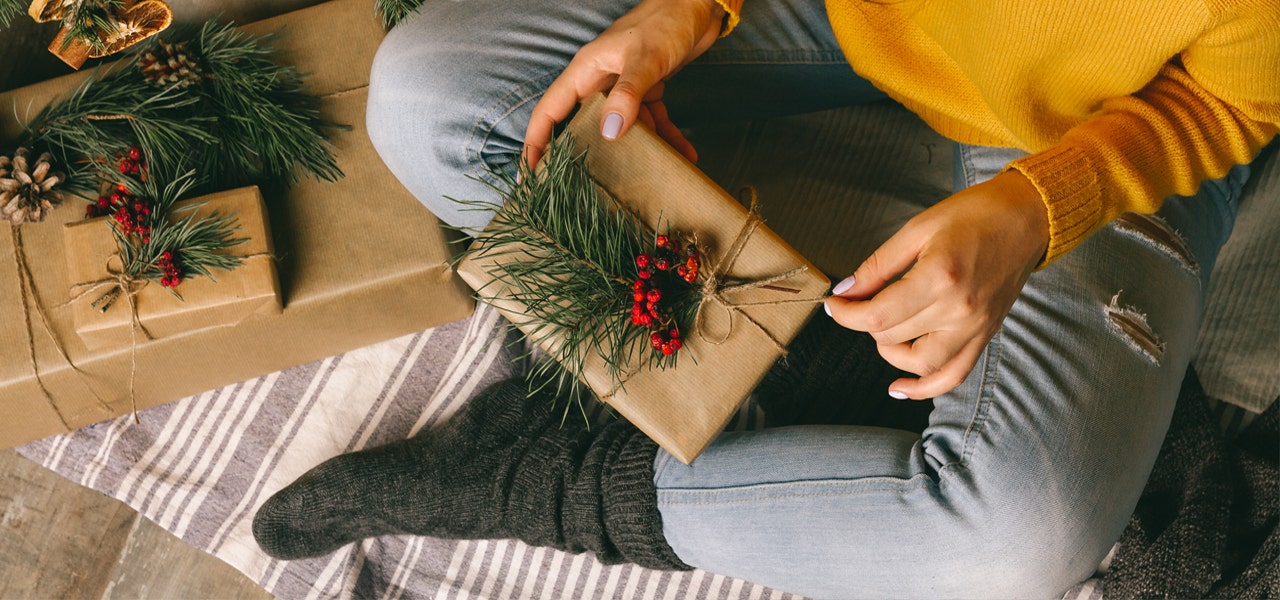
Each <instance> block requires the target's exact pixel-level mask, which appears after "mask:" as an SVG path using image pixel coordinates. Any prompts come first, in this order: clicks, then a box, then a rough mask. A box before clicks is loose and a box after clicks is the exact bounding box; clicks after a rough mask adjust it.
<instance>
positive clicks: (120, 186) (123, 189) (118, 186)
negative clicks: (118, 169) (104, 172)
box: [116, 183, 129, 194]
mask: <svg viewBox="0 0 1280 600" xmlns="http://www.w3.org/2000/svg"><path fill="white" fill-rule="evenodd" d="M116 191H117V192H120V193H122V194H123V193H125V192H128V191H129V187H128V186H126V185H125V184H123V183H118V184H116Z"/></svg>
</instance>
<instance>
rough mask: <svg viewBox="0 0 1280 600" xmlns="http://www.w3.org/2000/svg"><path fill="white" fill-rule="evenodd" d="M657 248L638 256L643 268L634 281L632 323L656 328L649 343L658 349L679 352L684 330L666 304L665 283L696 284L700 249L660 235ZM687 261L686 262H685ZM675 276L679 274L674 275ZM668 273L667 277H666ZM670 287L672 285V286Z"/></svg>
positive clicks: (665, 351) (665, 352)
mask: <svg viewBox="0 0 1280 600" xmlns="http://www.w3.org/2000/svg"><path fill="white" fill-rule="evenodd" d="M655 245H656V246H657V248H656V249H655V250H654V251H653V253H652V254H641V255H639V256H637V257H636V267H637V268H638V269H639V270H640V273H639V279H637V280H636V282H635V283H634V284H632V292H633V295H632V300H634V303H633V304H632V306H631V324H632V325H636V326H639V327H644V328H645V329H649V330H652V331H653V333H652V334H650V335H649V343H650V344H651V345H652V346H653V349H654V351H655V352H660V353H662V355H663V356H670V355H672V354H675V353H676V352H677V351H678V350H680V348H682V347H683V346H684V344H683V342H681V341H680V330H679V329H677V328H676V326H675V324H674V323H673V322H672V319H671V315H670V314H669V313H668V312H667V311H666V310H664V308H663V306H662V304H661V303H662V298H663V293H662V289H663V283H664V281H670V282H671V283H675V280H676V279H678V280H680V281H683V282H684V283H687V284H692V283H693V282H694V281H695V280H696V279H697V278H698V267H699V265H700V263H699V260H698V249H697V248H696V247H694V246H692V245H690V246H689V247H687V248H683V250H684V252H683V253H682V252H681V250H682V248H681V245H680V242H678V241H676V240H673V239H671V237H670V236H666V235H659V236H657V238H656V239H655ZM681 261H683V262H681ZM668 274H670V275H675V277H674V278H673V277H670V276H669V275H668ZM664 275H667V276H664ZM668 290H669V288H668Z"/></svg>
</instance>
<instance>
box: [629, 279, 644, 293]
mask: <svg viewBox="0 0 1280 600" xmlns="http://www.w3.org/2000/svg"><path fill="white" fill-rule="evenodd" d="M647 286H648V284H647V283H645V281H644V280H643V279H637V280H636V282H635V283H633V284H631V289H633V290H635V291H637V292H638V291H640V290H643V289H644V288H645V287H647Z"/></svg>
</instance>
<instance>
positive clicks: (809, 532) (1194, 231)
mask: <svg viewBox="0 0 1280 600" xmlns="http://www.w3.org/2000/svg"><path fill="white" fill-rule="evenodd" d="M634 2H635V0H622V1H616V0H610V1H606V0H575V1H574V2H558V1H555V0H525V1H522V2H519V3H510V2H507V1H505V0H427V1H426V2H425V3H424V4H423V6H422V8H421V10H420V11H419V13H418V14H417V15H415V16H414V17H411V18H410V19H408V20H407V21H405V22H403V23H402V24H400V25H399V26H398V27H397V28H396V29H394V30H393V31H392V32H391V34H390V35H389V36H388V37H387V40H386V41H385V42H384V44H383V46H382V48H381V49H380V50H379V54H378V57H377V60H376V61H375V64H374V72H373V77H372V85H371V88H370V97H369V102H370V104H369V115H368V125H369V132H370V136H371V138H372V139H373V142H374V144H375V147H376V148H377V150H378V152H379V154H380V155H381V156H382V158H383V160H384V161H385V162H386V163H387V164H388V166H390V167H391V169H392V171H393V172H394V173H395V174H396V176H397V177H398V178H399V179H400V181H401V182H402V183H404V184H405V186H406V187H408V188H409V189H410V191H412V192H413V193H414V194H415V195H416V196H417V197H418V198H419V199H420V200H421V201H422V202H423V203H424V204H426V205H427V206H428V208H430V209H431V210H432V211H433V212H434V213H435V214H436V215H437V216H439V217H440V218H441V219H443V220H444V221H446V222H449V223H451V224H454V225H459V226H479V225H482V224H483V223H485V222H487V220H488V219H489V218H490V214H488V213H485V212H475V211H471V212H468V211H464V210H460V207H459V206H458V205H457V204H454V203H453V202H451V201H448V200H446V199H444V197H445V196H450V197H453V198H459V199H470V200H475V199H483V198H488V197H490V191H489V190H488V189H486V188H485V187H484V184H483V183H482V182H481V181H479V180H478V179H476V178H484V177H485V171H486V170H487V169H508V170H509V169H511V168H512V167H513V166H514V162H513V157H514V156H515V155H517V154H518V153H519V151H520V147H521V141H522V139H523V134H524V129H525V126H526V125H527V123H528V120H529V115H530V112H531V110H532V108H533V104H534V103H535V102H536V101H537V99H538V97H539V96H540V95H541V93H542V90H543V89H545V88H546V86H547V85H548V84H549V83H550V82H551V81H552V80H553V79H554V78H555V76H556V75H557V74H559V73H560V71H561V70H563V68H564V66H565V65H566V64H567V63H568V61H569V59H570V58H572V56H573V54H574V53H575V52H576V51H577V49H578V48H579V47H581V46H582V45H583V44H585V43H586V42H588V41H590V40H591V39H593V38H594V37H595V36H596V35H597V34H598V33H599V32H600V31H602V30H603V29H604V28H605V27H607V26H608V25H609V24H610V23H612V22H613V21H614V20H615V19H617V18H618V17H619V16H620V15H621V14H622V13H624V12H625V11H626V10H627V9H628V8H629V7H630V6H631V5H632V4H634ZM747 8H748V10H746V11H744V14H743V18H742V22H741V24H740V25H739V26H738V28H737V29H736V30H735V31H734V32H733V34H732V35H730V36H728V37H727V38H724V39H722V40H720V41H718V42H717V43H716V44H715V45H714V46H712V48H711V50H710V51H708V52H707V53H706V54H704V55H703V56H702V57H700V58H699V59H698V60H697V61H694V62H693V63H691V64H690V65H688V66H687V67H686V68H685V69H684V70H683V71H681V73H679V74H678V75H676V76H675V77H673V78H672V79H671V81H670V82H668V84H667V88H666V89H667V93H666V100H667V102H668V106H669V108H670V111H671V114H672V116H673V118H674V119H675V120H676V121H677V122H679V123H682V124H686V123H691V122H693V123H696V122H697V121H698V120H699V119H703V118H725V117H738V118H749V117H760V116H768V115H778V114H787V113H799V112H808V111H814V110H819V109H823V108H830V107H835V106H842V105H848V104H856V103H862V102H869V101H876V100H882V99H883V98H884V95H883V94H881V93H880V92H878V91H877V90H876V89H875V88H873V87H872V86H871V85H870V84H868V83H867V82H866V81H864V80H862V79H861V78H859V77H857V76H856V75H855V74H854V73H853V71H852V69H851V68H850V67H849V65H848V63H847V62H845V60H844V57H843V55H842V53H841V52H840V49H839V47H838V46H837V44H836V42H835V39H834V36H833V34H832V33H831V29H830V26H829V24H828V23H827V20H826V15H825V11H824V9H823V3H822V2H820V1H818V0H775V1H773V2H767V3H766V2H750V3H748V7H747ZM955 154H956V157H957V159H956V164H957V169H956V172H957V176H956V185H957V187H960V186H966V185H972V184H974V183H975V182H977V181H981V180H984V179H987V178H989V177H991V176H993V175H994V174H995V173H996V172H998V171H999V170H1000V168H1001V167H1003V166H1004V164H1005V163H1007V162H1008V161H1009V160H1011V159H1012V158H1014V157H1015V156H1017V154H1016V153H1015V152H1012V151H1009V150H1001V149H994V148H977V147H968V146H961V147H959V148H957V152H956V153H955ZM1247 175H1248V169H1247V168H1245V167H1240V168H1237V169H1236V170H1234V171H1233V172H1232V173H1231V174H1230V175H1229V176H1228V177H1226V178H1224V179H1222V180H1219V181H1214V182H1209V183H1206V184H1205V185H1203V186H1202V187H1201V190H1200V192H1199V193H1198V194H1197V195H1196V196H1195V197H1193V198H1171V199H1169V200H1168V201H1166V202H1165V204H1164V207H1163V208H1162V209H1161V211H1160V213H1159V214H1158V215H1156V216H1154V217H1149V216H1126V217H1124V218H1123V219H1121V220H1119V221H1117V222H1116V223H1113V224H1112V225H1110V226H1108V227H1106V228H1104V229H1102V230H1100V231H1098V232H1097V233H1096V234H1094V235H1093V236H1092V237H1090V238H1089V239H1088V240H1087V241H1085V242H1084V243H1083V244H1082V245H1081V246H1079V247H1078V248H1076V249H1075V250H1073V251H1071V252H1070V253H1068V254H1067V255H1066V256H1064V257H1062V258H1061V259H1059V260H1058V261H1056V262H1055V263H1053V264H1052V265H1050V266H1049V267H1047V268H1045V269H1043V270H1041V271H1039V272H1036V273H1035V274H1033V275H1032V276H1031V279H1030V281H1029V282H1028V283H1027V285H1026V287H1025V288H1024V289H1023V291H1022V295H1021V297H1020V298H1019V300H1018V301H1017V302H1016V303H1015V304H1014V306H1013V309H1012V311H1011V312H1010V314H1009V316H1008V318H1007V319H1006V320H1005V322H1004V325H1003V326H1002V327H1001V329H1000V330H999V332H998V333H997V334H996V335H995V336H994V337H993V338H992V340H991V342H990V344H988V346H987V348H986V351H985V352H984V353H983V355H982V357H981V359H980V360H979V361H978V363H977V365H976V366H975V368H974V369H973V371H972V373H970V375H969V377H968V378H967V379H966V381H965V382H964V383H963V384H962V385H961V386H960V387H958V388H956V389H955V390H953V391H951V392H950V393H947V394H946V395H944V396H941V397H939V398H937V399H936V400H935V406H936V408H935V410H934V411H933V413H932V415H931V417H930V424H929V426H928V428H927V429H926V430H925V431H924V433H923V435H916V434H912V433H907V432H904V431H897V430H889V429H877V428H869V427H814V426H806V427H790V428H779V429H769V430H764V431H755V432H740V433H726V434H724V435H722V436H720V437H719V438H718V439H717V440H716V441H715V442H713V444H712V445H711V446H710V447H709V448H708V449H707V450H706V451H705V452H704V453H703V454H702V455H701V456H700V457H699V458H698V459H697V460H695V461H694V462H693V464H692V465H689V466H686V465H684V464H681V463H680V462H679V461H677V460H675V459H673V458H672V457H671V456H669V455H667V454H666V453H664V452H659V453H658V457H657V459H656V463H655V466H656V475H655V480H654V482H655V484H656V487H657V501H658V505H659V508H660V510H661V513H662V519H663V523H664V532H665V534H666V537H667V540H668V541H669V543H670V544H671V546H672V548H674V549H675V551H676V553H677V555H678V556H679V557H680V558H681V559H682V560H684V561H685V562H687V563H689V564H691V565H694V566H697V567H700V568H703V569H706V570H708V571H711V572H715V573H722V574H725V575H733V576H737V577H741V578H744V579H748V580H751V581H754V582H757V583H761V584H765V585H769V586H772V587H775V588H778V589H782V590H786V591H789V592H793V593H799V594H805V595H808V596H813V597H818V598H852V597H857V598H868V597H899V598H925V597H927V598H937V597H964V598H972V597H1016V598H1031V597H1059V596H1061V594H1062V593H1063V592H1064V591H1065V590H1066V589H1068V588H1070V587H1071V586H1072V585H1074V584H1076V583H1078V582H1080V581H1081V580H1083V579H1085V578H1086V577H1088V576H1089V575H1090V574H1091V573H1092V572H1093V570H1094V569H1095V568H1096V567H1097V565H1098V564H1099V562H1100V561H1101V560H1102V558H1103V557H1104V556H1105V555H1106V553H1107V552H1108V550H1109V549H1110V548H1111V546H1112V545H1113V543H1114V542H1115V540H1116V539H1117V538H1118V537H1119V535H1120V533H1121V532H1122V530H1123V528H1124V526H1125V523H1126V522H1127V520H1128V518H1129V515H1130V514H1131V513H1132V511H1133V508H1134V505H1135V504H1136V503H1137V500H1138V497H1139V495H1140V493H1141V491H1142V489H1143V487H1144V483H1145V481H1146V479H1147V476H1148V474H1149V472H1150V469H1151V467H1152V464H1153V463H1154V461H1155V458H1156V455H1157V453H1158V451H1159V448H1160V445H1161V441H1162V439H1163V437H1164V434H1165V430H1166V429H1167V427H1168V424H1169V420H1170V418H1171V415H1172V412H1173V408H1174V403H1175V399H1176V397H1177V394H1178V389H1179V386H1180V383H1181V381H1182V377H1183V374H1184V372H1185V370H1186V368H1187V365H1188V363H1189V361H1190V358H1191V352H1192V348H1193V345H1194V342H1195V339H1196V332H1197V329H1198V327H1199V323H1200V318H1201V312H1202V305H1203V298H1204V290H1205V288H1206V283H1207V281H1208V276H1209V271H1210V270H1211V269H1212V265H1213V261H1214V258H1215V256H1216V254H1217V252H1218V249H1219V247H1220V246H1221V245H1222V244H1223V243H1224V241H1225V240H1226V238H1227V236H1228V234H1229V232H1230V230H1231V225H1232V221H1233V218H1234V212H1235V201H1236V198H1237V196H1238V194H1239V191H1240V187H1241V185H1242V184H1243V182H1244V180H1245V178H1246V177H1247ZM993 218H994V217H993ZM854 267H856V265H849V271H850V272H852V270H853V268H854ZM815 318H826V317H825V316H824V315H821V314H819V315H818V316H817V317H815ZM851 401H852V400H851Z"/></svg>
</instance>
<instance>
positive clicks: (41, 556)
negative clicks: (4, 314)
mask: <svg viewBox="0 0 1280 600" xmlns="http://www.w3.org/2000/svg"><path fill="white" fill-rule="evenodd" d="M168 3H169V5H170V6H171V7H172V8H173V11H174V14H175V22H177V23H182V22H186V23H199V22H202V21H203V20H204V19H206V18H208V17H210V16H213V15H215V14H222V15H224V16H226V17H227V18H230V19H234V20H236V21H237V22H241V23H244V22H249V21H252V20H256V19H260V18H265V17H267V16H270V15H273V14H278V13H281V12H286V11H288V10H293V9H295V8H299V7H302V6H306V5H310V4H316V3H318V0H168ZM370 4H371V6H372V3H370ZM371 10H372V8H371ZM54 34H55V29H54V27H53V24H45V25H41V26H38V25H36V24H35V23H33V22H31V21H30V20H29V19H27V18H25V17H23V18H19V19H17V20H15V22H14V23H13V24H12V25H11V26H10V27H9V28H8V29H0V57H3V59H0V90H7V89H12V88H16V87H19V86H22V85H26V84H28V83H32V82H35V81H40V80H43V79H48V78H50V77H55V76H58V75H61V74H64V73H67V72H70V71H69V69H67V68H66V67H65V66H63V65H62V63H60V62H59V61H58V60H57V59H56V58H54V57H53V56H52V55H51V54H49V53H48V51H47V50H46V47H47V46H48V44H49V41H50V40H51V39H52V37H53V35H54ZM0 142H3V140H0ZM0 146H3V144H2V143H0ZM270 597H271V596H270V595H269V594H267V593H266V592H265V591H263V590H262V588H260V587H258V586H257V585H256V584H254V583H253V582H251V581H249V579H248V578H246V577H245V576H244V575H242V574H241V573H240V572H238V571H236V570H235V569H233V568H231V567H230V566H228V565H227V564H225V563H223V562H222V561H220V560H218V559H216V558H213V557H212V556H210V555H207V554H205V553H203V552H201V551H199V550H196V549H195V548H194V547H192V546H190V545H188V544H186V543H184V542H182V541H181V540H179V539H177V538H175V537H174V536H172V535H170V534H169V533H168V532H167V531H165V530H163V529H161V528H160V527H159V526H157V525H155V524H153V523H152V522H150V521H148V520H147V519H144V518H142V517H140V516H139V515H138V513H137V512H135V511H134V510H133V509H131V508H129V507H128V506H125V505H124V504H123V503H121V502H119V501H117V500H115V499H113V498H110V497H107V496H104V495H102V494H100V493H98V492H96V491H93V490H90V489H88V488H84V487H81V486H79V485H77V484H74V483H72V482H70V481H68V480H66V479H63V478H62V477H60V476H59V475H57V474H55V473H53V472H52V471H49V470H48V469H45V468H43V467H41V466H40V465H38V464H36V463H33V462H31V461H29V460H27V459H25V458H23V457H22V456H20V455H19V454H18V453H17V452H15V451H14V450H3V451H0V599H4V600H9V599H22V598H59V599H62V598H67V599H77V598H166V599H167V598H183V599H185V598H218V599H224V598H225V599H247V598H252V599H257V598H270Z"/></svg>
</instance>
